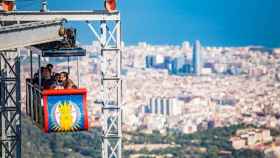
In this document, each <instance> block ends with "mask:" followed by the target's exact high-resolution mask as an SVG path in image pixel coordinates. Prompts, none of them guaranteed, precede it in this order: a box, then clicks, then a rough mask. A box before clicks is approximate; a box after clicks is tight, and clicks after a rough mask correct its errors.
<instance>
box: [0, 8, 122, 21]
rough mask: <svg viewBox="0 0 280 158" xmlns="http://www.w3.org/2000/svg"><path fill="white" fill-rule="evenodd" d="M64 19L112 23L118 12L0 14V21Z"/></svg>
mask: <svg viewBox="0 0 280 158" xmlns="http://www.w3.org/2000/svg"><path fill="white" fill-rule="evenodd" d="M60 19H65V20H68V21H102V20H105V21H114V20H120V13H119V12H118V11H113V12H109V11H105V10H95V11H48V12H40V11H14V12H0V21H51V20H60Z"/></svg>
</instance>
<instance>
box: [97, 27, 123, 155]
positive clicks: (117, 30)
mask: <svg viewBox="0 0 280 158" xmlns="http://www.w3.org/2000/svg"><path fill="white" fill-rule="evenodd" d="M112 28H113V29H112V30H113V31H112V32H111V31H110V24H108V23H107V22H106V21H102V22H101V33H102V36H101V39H102V40H101V41H103V43H102V44H101V46H102V48H101V56H102V59H101V60H102V66H101V67H102V69H101V75H102V80H101V83H102V90H101V91H102V100H103V101H102V104H103V108H102V112H103V142H102V143H103V144H102V157H103V158H121V157H122V128H121V122H122V119H121V104H122V80H121V63H122V62H121V60H122V52H121V23H120V21H116V22H114V23H113V24H112Z"/></svg>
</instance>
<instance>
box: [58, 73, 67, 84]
mask: <svg viewBox="0 0 280 158" xmlns="http://www.w3.org/2000/svg"><path fill="white" fill-rule="evenodd" d="M67 79H68V73H67V72H61V73H60V75H59V82H64V81H66V80H67Z"/></svg>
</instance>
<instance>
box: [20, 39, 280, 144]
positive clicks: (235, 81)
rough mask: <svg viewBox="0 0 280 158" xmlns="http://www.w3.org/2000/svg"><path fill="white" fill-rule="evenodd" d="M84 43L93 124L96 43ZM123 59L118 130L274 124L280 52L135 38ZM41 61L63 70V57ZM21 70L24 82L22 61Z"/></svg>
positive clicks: (97, 116)
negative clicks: (120, 126)
mask: <svg viewBox="0 0 280 158" xmlns="http://www.w3.org/2000/svg"><path fill="white" fill-rule="evenodd" d="M84 47H85V48H86V49H87V51H88V53H87V56H86V57H82V58H81V59H80V63H79V67H80V72H79V73H80V75H81V76H80V86H81V87H86V88H87V89H88V110H89V117H90V120H91V121H90V124H91V125H92V126H94V127H98V126H100V122H101V121H102V117H101V105H100V104H99V103H100V102H99V101H100V99H101V98H100V97H101V96H100V91H101V89H100V69H102V67H101V66H100V61H101V59H100V57H99V56H98V52H99V50H100V48H99V47H98V44H96V43H93V45H90V46H84ZM202 52H203V53H202ZM24 54H25V53H24V52H23V53H22V56H23V57H22V58H23V59H22V62H23V63H26V62H25V60H28V58H26V57H25V56H24ZM194 54H196V55H194ZM202 54H203V55H202ZM193 56H197V57H198V58H201V59H199V60H197V59H193ZM199 56H200V57H199ZM195 58H196V57H195ZM202 58H203V59H202ZM34 60H35V61H36V58H35V59H34ZM123 61H124V62H123V68H122V78H123V95H122V96H123V106H122V107H123V109H122V110H123V120H124V122H123V124H124V126H123V127H124V129H125V131H130V132H134V131H141V132H144V133H152V132H153V131H159V132H160V133H161V134H165V133H166V132H167V130H168V131H174V132H181V133H186V134H189V133H195V132H198V131H204V130H206V129H211V128H216V127H228V126H231V125H236V124H240V123H243V124H248V125H255V126H257V127H262V128H274V129H280V112H279V108H280V97H279V96H280V79H279V78H280V77H279V76H280V49H267V48H263V47H257V46H250V47H207V46H205V47H203V48H201V46H200V44H199V42H197V43H196V44H195V45H194V46H192V45H191V44H189V42H184V43H183V44H182V45H181V46H168V45H166V46H157V45H149V44H146V43H139V44H138V45H136V46H124V51H123ZM47 63H56V64H55V68H54V71H62V70H67V62H66V60H63V59H56V60H55V61H54V60H53V59H45V60H44V61H43V62H42V64H43V65H44V64H47ZM69 65H70V68H71V73H70V75H71V78H72V79H73V81H74V82H76V83H77V82H78V78H77V75H76V72H77V62H76V61H74V60H70V64H69ZM194 65H196V66H194ZM199 67H200V68H199ZM22 68H23V69H25V71H23V72H26V73H25V74H23V75H22V77H23V78H22V79H24V78H26V77H27V76H29V74H28V72H29V65H23V67H22ZM35 69H36V66H34V70H35ZM194 69H197V70H195V71H194ZM199 69H200V70H199ZM194 72H196V73H194ZM22 88H23V89H24V88H25V86H24V84H23V85H22ZM23 96H24V95H23ZM23 108H24V106H23ZM249 133H250V132H249ZM264 134H265V133H264ZM237 136H238V135H237ZM254 136H255V135H254ZM256 136H259V135H258V134H257V135H256ZM250 138H251V137H250ZM252 138H253V136H252ZM254 138H255V137H254ZM244 139H245V143H246V141H248V140H246V139H247V138H244ZM232 140H236V141H235V142H233V143H234V145H235V146H237V147H238V145H239V146H240V143H241V144H244V140H243V138H242V139H240V140H239V138H234V139H232ZM238 143H239V144H238Z"/></svg>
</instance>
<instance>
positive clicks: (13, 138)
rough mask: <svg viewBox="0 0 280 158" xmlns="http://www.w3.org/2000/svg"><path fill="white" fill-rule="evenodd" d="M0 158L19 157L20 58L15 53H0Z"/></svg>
mask: <svg viewBox="0 0 280 158" xmlns="http://www.w3.org/2000/svg"><path fill="white" fill-rule="evenodd" d="M0 70H1V71H0V89H1V90H0V123H1V124H0V129H1V138H0V139H1V154H0V155H1V157H2V158H13V157H17V158H19V157H20V156H21V155H20V154H21V148H20V147H21V118H20V117H21V110H20V107H21V106H20V105H21V103H20V58H19V56H18V55H17V53H15V52H9V51H5V52H4V51H2V52H0Z"/></svg>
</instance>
